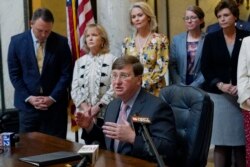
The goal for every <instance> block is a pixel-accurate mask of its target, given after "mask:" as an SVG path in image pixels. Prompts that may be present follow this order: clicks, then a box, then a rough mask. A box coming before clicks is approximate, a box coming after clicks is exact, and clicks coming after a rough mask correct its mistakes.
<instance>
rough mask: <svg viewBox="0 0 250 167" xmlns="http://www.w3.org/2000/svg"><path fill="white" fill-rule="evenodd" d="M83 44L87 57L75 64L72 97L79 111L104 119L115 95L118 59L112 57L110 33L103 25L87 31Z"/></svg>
mask: <svg viewBox="0 0 250 167" xmlns="http://www.w3.org/2000/svg"><path fill="white" fill-rule="evenodd" d="M84 44H85V50H86V51H87V54H86V55H84V56H82V57H81V58H79V59H78V60H77V61H76V62H75V67H74V73H73V81H72V90H71V96H72V99H73V102H74V104H75V106H76V108H77V111H82V112H85V113H86V114H90V113H91V115H93V116H94V115H96V114H98V113H99V117H102V116H103V114H104V111H105V110H104V108H105V107H104V106H106V105H107V104H108V103H109V102H110V101H111V100H112V99H113V95H114V92H113V89H112V86H111V76H110V74H111V68H112V64H113V62H114V60H115V57H114V56H113V55H112V54H110V53H109V41H108V37H107V33H106V31H105V29H104V28H103V27H102V26H101V25H98V24H90V25H88V26H87V27H86V29H85V32H84ZM100 111H101V112H100Z"/></svg>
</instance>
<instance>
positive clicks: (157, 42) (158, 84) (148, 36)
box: [122, 2, 169, 96]
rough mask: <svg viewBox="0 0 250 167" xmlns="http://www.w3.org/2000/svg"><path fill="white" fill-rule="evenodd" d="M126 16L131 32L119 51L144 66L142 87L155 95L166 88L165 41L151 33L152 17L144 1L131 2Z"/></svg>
mask: <svg viewBox="0 0 250 167" xmlns="http://www.w3.org/2000/svg"><path fill="white" fill-rule="evenodd" d="M129 14H130V23H131V25H132V26H133V27H134V28H135V33H134V34H133V35H132V36H129V37H126V38H125V39H124V41H123V45H122V51H123V53H124V54H128V55H132V56H136V57H137V58H138V59H139V60H140V62H141V63H142V64H143V66H144V72H143V83H142V86H143V87H144V88H145V89H146V90H147V91H148V92H150V93H152V94H154V95H156V96H158V95H159V91H160V89H161V88H163V87H165V86H166V81H165V74H166V73H167V72H168V54H169V53H168V52H169V50H168V45H169V43H168V39H167V37H166V36H164V35H162V34H158V33H156V32H155V30H156V27H157V22H156V17H155V15H154V13H153V11H152V9H151V8H150V6H149V5H148V4H147V3H146V2H136V3H134V4H133V5H132V7H131V9H130V13H129Z"/></svg>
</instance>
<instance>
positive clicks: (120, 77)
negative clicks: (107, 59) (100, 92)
mask: <svg viewBox="0 0 250 167" xmlns="http://www.w3.org/2000/svg"><path fill="white" fill-rule="evenodd" d="M130 76H132V75H131V74H128V73H120V75H119V74H117V73H113V74H111V79H112V80H117V79H118V78H119V79H120V80H122V81H125V80H127V79H128V78H129V77H130Z"/></svg>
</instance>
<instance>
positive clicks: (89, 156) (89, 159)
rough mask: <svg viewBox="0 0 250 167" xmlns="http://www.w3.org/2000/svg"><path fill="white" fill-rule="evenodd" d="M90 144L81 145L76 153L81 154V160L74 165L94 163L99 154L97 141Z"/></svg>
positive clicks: (84, 166) (83, 166) (80, 166)
mask: <svg viewBox="0 0 250 167" xmlns="http://www.w3.org/2000/svg"><path fill="white" fill-rule="evenodd" d="M92 143H93V144H91V145H83V146H82V147H81V148H80V150H78V152H77V153H78V154H80V155H81V156H83V158H82V160H81V161H80V162H79V163H78V164H77V165H76V167H86V166H87V165H88V164H91V165H94V164H95V162H96V161H97V158H98V154H99V142H97V141H94V142H92Z"/></svg>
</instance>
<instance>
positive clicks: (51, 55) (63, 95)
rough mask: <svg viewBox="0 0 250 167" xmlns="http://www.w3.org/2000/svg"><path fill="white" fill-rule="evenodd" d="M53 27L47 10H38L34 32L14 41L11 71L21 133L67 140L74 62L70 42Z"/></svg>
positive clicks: (17, 36)
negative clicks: (39, 133)
mask: <svg viewBox="0 0 250 167" xmlns="http://www.w3.org/2000/svg"><path fill="white" fill-rule="evenodd" d="M53 23H54V18H53V14H52V13H51V12H50V11H49V10H48V9H45V8H39V9H37V10H36V11H35V12H34V14H33V16H32V20H31V29H30V30H28V31H26V32H24V33H21V34H18V35H15V36H13V37H12V38H11V41H10V45H9V51H8V68H9V75H10V80H11V82H12V84H13V86H14V88H15V95H14V105H15V107H16V108H18V109H19V110H20V114H19V117H20V118H19V120H20V132H21V133H23V132H33V131H39V132H43V133H46V134H50V135H54V136H58V137H61V138H66V132H67V104H68V88H69V86H70V82H71V75H72V72H71V70H72V66H71V65H72V59H71V52H70V48H69V46H68V41H67V39H66V38H65V37H63V36H61V35H59V34H57V33H55V32H52V28H53Z"/></svg>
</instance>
